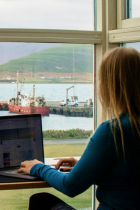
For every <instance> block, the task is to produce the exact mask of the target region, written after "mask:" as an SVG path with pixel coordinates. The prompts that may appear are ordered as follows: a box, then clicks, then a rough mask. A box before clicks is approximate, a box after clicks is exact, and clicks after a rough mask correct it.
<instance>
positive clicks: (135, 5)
mask: <svg viewBox="0 0 140 210" xmlns="http://www.w3.org/2000/svg"><path fill="white" fill-rule="evenodd" d="M132 17H140V0H132Z"/></svg>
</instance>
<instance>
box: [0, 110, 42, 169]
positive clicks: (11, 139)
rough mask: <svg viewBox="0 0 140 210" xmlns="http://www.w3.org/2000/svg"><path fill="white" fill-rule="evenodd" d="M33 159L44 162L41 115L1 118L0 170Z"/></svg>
mask: <svg viewBox="0 0 140 210" xmlns="http://www.w3.org/2000/svg"><path fill="white" fill-rule="evenodd" d="M32 159H38V160H40V161H42V162H44V153H43V138H42V123H41V115H40V114H33V115H9V116H2V117H0V168H7V167H8V168H9V167H15V166H19V165H20V163H21V162H22V161H24V160H32Z"/></svg>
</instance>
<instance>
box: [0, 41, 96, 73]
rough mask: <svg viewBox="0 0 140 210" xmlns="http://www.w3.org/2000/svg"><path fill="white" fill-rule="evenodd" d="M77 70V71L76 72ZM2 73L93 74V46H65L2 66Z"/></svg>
mask: <svg viewBox="0 0 140 210" xmlns="http://www.w3.org/2000/svg"><path fill="white" fill-rule="evenodd" d="M74 69H75V70H74ZM0 71H1V72H5V73H6V72H10V73H11V74H15V73H16V72H17V71H18V72H19V73H23V72H31V71H32V72H33V73H39V72H40V73H42V72H46V71H48V72H54V73H63V72H65V73H71V72H73V71H75V72H77V73H92V71H93V46H91V45H78V44H77V45H72V44H64V45H62V46H59V47H52V48H50V49H47V50H43V51H40V52H37V53H33V54H30V55H28V56H25V57H21V58H18V59H15V60H10V61H9V62H7V63H5V64H3V65H0Z"/></svg>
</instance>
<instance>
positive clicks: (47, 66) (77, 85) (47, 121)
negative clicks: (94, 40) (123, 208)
mask: <svg viewBox="0 0 140 210" xmlns="http://www.w3.org/2000/svg"><path fill="white" fill-rule="evenodd" d="M93 53H94V52H93V45H82V44H63V43H62V44H54V43H51V44H50V43H49V44H48V43H43V44H42V43H0V72H1V74H0V102H2V101H4V102H5V103H8V101H9V99H11V101H10V102H11V103H13V104H14V103H17V100H14V98H15V99H16V98H17V97H18V98H19V103H20V105H21V104H22V102H24V103H23V104H22V106H26V107H27V106H30V105H31V106H39V107H42V103H43V107H44V106H45V107H49V109H50V112H49V116H42V125H43V134H44V135H43V136H44V154H45V158H52V157H62V156H64V157H66V156H68V157H71V156H81V154H82V153H83V151H84V149H85V147H86V142H87V139H88V136H89V135H91V132H92V130H93ZM17 82H18V96H17ZM33 85H34V86H33ZM33 87H35V89H34V90H33ZM33 92H34V97H35V98H36V97H37V101H35V103H32V104H31V103H27V104H26V105H25V103H26V102H27V99H28V98H29V99H30V97H31V98H33ZM25 96H27V98H26V97H25ZM23 99H25V100H23ZM44 101H45V102H44ZM28 102H29V101H28ZM64 103H66V105H65V104H64ZM71 103H75V104H77V105H76V106H77V107H76V106H75V104H71ZM13 112H14V111H13ZM13 112H12V111H11V112H9V111H8V110H5V109H4V107H3V104H2V103H0V115H9V114H13ZM16 114H17V113H16ZM18 114H20V112H19V113H18ZM77 138H81V139H82V140H79V139H77ZM48 139H71V140H70V141H67V143H68V144H65V143H63V144H60V141H58V144H57V145H56V144H53V143H52V141H49V144H48V143H47V141H48ZM74 139H77V140H74ZM43 191H46V189H44V190H42V189H32V190H19V191H18V192H17V191H9V192H8V196H9V198H10V199H8V201H9V202H8V205H10V209H11V210H15V206H16V205H17V204H18V203H19V197H21V198H22V196H23V197H24V199H21V200H20V207H21V208H20V209H27V206H28V199H29V196H30V195H32V194H34V193H37V192H43ZM47 192H50V193H53V194H55V195H56V196H58V197H60V198H61V199H63V200H65V201H66V202H67V203H69V204H70V205H72V206H74V207H75V208H76V209H83V208H89V209H90V208H91V198H92V197H91V196H92V189H91V188H89V189H88V190H87V191H86V192H84V193H82V194H81V195H79V196H76V197H75V198H72V199H71V198H68V197H67V196H64V195H63V194H62V193H59V192H57V191H56V190H54V189H47ZM17 193H18V196H17ZM1 194H2V192H1ZM0 197H2V196H1V195H0ZM6 198H7V193H6V197H3V200H2V201H1V208H2V209H4V208H6V209H7V206H6V205H5V204H4V202H5V200H7V199H6ZM2 206H3V207H2Z"/></svg>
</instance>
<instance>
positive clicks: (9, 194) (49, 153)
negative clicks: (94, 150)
mask: <svg viewBox="0 0 140 210" xmlns="http://www.w3.org/2000/svg"><path fill="white" fill-rule="evenodd" d="M85 147H86V145H85V144H73V145H72V144H70V145H67V144H63V145H45V146H44V154H45V157H62V156H63V157H65V156H68V157H69V156H80V155H81V154H82V153H83V151H84V149H85ZM38 192H49V193H52V194H54V195H56V196H58V197H59V198H61V199H62V200H64V201H65V202H66V203H68V204H70V205H72V206H73V207H74V208H76V209H82V208H86V207H91V197H92V188H91V187H90V188H89V189H88V190H87V191H85V192H84V193H82V194H80V195H78V196H76V197H75V198H69V197H68V196H65V195H63V194H62V193H60V192H58V191H57V190H55V189H53V188H41V189H25V190H6V191H0V210H7V209H10V210H26V209H28V200H29V197H30V196H31V195H32V194H34V193H38Z"/></svg>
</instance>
